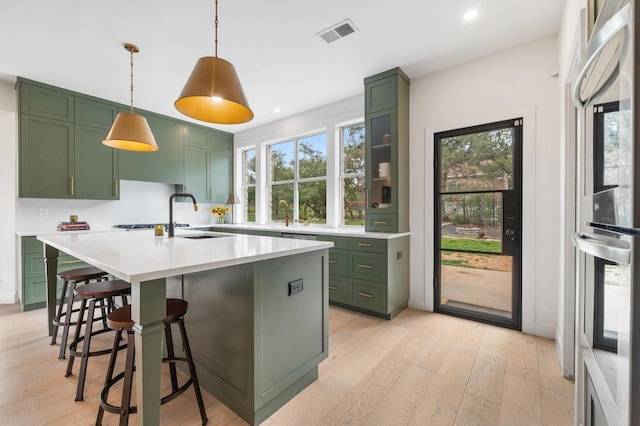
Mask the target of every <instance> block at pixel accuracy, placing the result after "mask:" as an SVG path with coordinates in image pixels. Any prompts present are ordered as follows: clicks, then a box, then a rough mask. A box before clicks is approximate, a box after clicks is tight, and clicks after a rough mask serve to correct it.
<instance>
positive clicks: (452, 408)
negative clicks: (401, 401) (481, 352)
mask: <svg viewBox="0 0 640 426" xmlns="http://www.w3.org/2000/svg"><path fill="white" fill-rule="evenodd" d="M476 355H477V350H476V349H475V348H472V347H466V346H465V345H462V344H460V343H456V344H454V345H453V347H452V348H451V350H450V352H449V356H448V357H447V359H446V360H445V361H444V363H443V364H442V366H441V367H440V369H439V370H438V372H437V373H436V376H435V377H434V378H433V381H432V382H431V385H430V386H429V389H427V392H426V393H425V395H424V397H423V398H422V401H421V402H420V404H419V405H418V408H417V409H416V412H415V413H414V415H413V417H412V419H411V422H410V423H409V424H411V425H434V426H437V425H451V424H453V422H454V421H455V419H456V417H457V415H458V410H459V407H460V404H461V402H462V398H463V396H464V392H465V389H466V387H467V383H468V381H469V377H470V375H471V370H472V369H473V365H474V363H475V358H476Z"/></svg>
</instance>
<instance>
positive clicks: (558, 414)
mask: <svg viewBox="0 0 640 426" xmlns="http://www.w3.org/2000/svg"><path fill="white" fill-rule="evenodd" d="M45 315H46V313H45V310H44V309H40V310H37V311H32V312H26V313H23V312H21V311H20V309H19V307H18V306H17V305H0V360H1V362H0V424H2V425H44V424H50V425H58V424H60V425H61V424H64V425H91V424H94V422H95V414H96V410H97V400H98V399H97V395H98V392H99V390H100V388H101V385H102V381H103V380H104V378H103V374H104V373H103V371H104V369H105V366H106V362H107V359H106V357H96V358H92V359H91V360H90V364H89V372H88V376H87V381H88V383H87V388H86V390H85V400H84V401H82V402H74V395H75V386H76V376H75V373H77V368H78V367H75V369H74V376H71V377H68V378H65V377H64V370H65V368H66V362H65V361H60V360H58V359H57V352H58V347H57V346H50V345H49V339H48V337H47V335H46V327H45V323H46V320H45ZM329 328H330V334H329V348H330V352H329V358H328V359H326V360H325V361H323V362H322V363H321V364H320V377H319V379H318V380H317V381H316V382H314V383H313V384H312V385H310V386H309V387H308V388H306V389H305V390H304V391H302V392H301V393H300V394H299V395H298V396H297V397H296V398H294V399H293V400H291V401H290V402H289V403H288V404H286V405H285V406H284V407H282V408H281V409H280V410H279V411H277V412H276V413H275V414H273V416H271V417H270V418H269V419H267V420H266V421H265V422H264V423H263V425H267V426H275V425H278V426H280V425H296V426H298V425H316V424H318V425H320V424H322V425H347V424H348V425H367V426H368V425H401V424H402V425H405V424H410V425H452V424H455V425H508V426H512V425H571V424H573V383H572V382H571V381H569V380H566V379H564V378H562V376H561V373H560V367H559V365H558V361H557V357H556V353H555V349H554V345H553V342H552V341H551V340H547V339H542V338H538V337H534V336H530V335H524V334H522V333H519V332H515V331H511V330H506V329H502V328H498V327H493V326H488V325H484V324H480V323H475V322H471V321H465V320H461V319H458V318H453V317H447V316H443V315H438V314H432V313H426V312H422V311H417V310H412V309H407V310H405V311H404V312H402V313H401V314H400V315H399V316H398V317H397V318H395V319H394V320H393V321H384V320H379V319H376V318H372V317H370V316H367V315H361V314H357V313H353V312H350V311H346V310H342V309H338V308H334V307H331V309H330V319H329ZM106 335H110V333H106ZM99 344H100V345H104V344H106V345H108V344H109V340H108V338H105V339H104V340H103V341H102V342H101V343H98V342H96V345H99ZM76 365H78V364H76ZM134 395H135V394H134ZM204 399H205V404H206V409H207V414H208V416H209V425H214V426H217V425H244V424H246V423H245V422H244V421H242V420H241V419H240V418H239V417H237V416H236V415H235V414H234V413H233V412H232V411H231V410H229V409H228V408H226V407H225V406H224V405H222V404H221V403H220V402H219V401H217V400H216V399H215V398H213V397H212V396H211V395H209V394H208V393H206V392H204ZM162 422H163V424H166V425H197V424H200V418H199V414H198V409H197V405H196V402H195V398H194V396H193V392H192V391H191V390H189V391H187V392H186V393H185V394H183V395H182V396H181V397H180V398H178V399H176V400H175V401H172V402H171V403H169V404H167V405H165V406H163V407H162ZM104 424H105V425H114V424H117V419H116V417H115V415H110V414H107V415H106V418H105V422H104ZM131 424H137V420H136V416H135V415H132V421H131Z"/></svg>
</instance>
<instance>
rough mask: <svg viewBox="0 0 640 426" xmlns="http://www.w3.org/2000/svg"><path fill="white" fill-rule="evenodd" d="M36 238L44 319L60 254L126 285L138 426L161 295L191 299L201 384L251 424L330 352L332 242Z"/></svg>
mask: <svg viewBox="0 0 640 426" xmlns="http://www.w3.org/2000/svg"><path fill="white" fill-rule="evenodd" d="M38 239H39V240H40V241H42V242H43V243H44V256H45V263H46V274H47V304H48V308H49V318H51V316H52V315H53V309H52V307H55V297H56V291H55V288H56V281H57V280H56V274H57V271H56V268H57V257H58V253H59V252H64V253H67V254H69V255H71V256H74V257H76V258H77V259H80V260H83V261H85V262H87V263H88V264H91V265H93V266H96V267H98V268H100V269H102V270H104V271H106V272H108V273H110V274H112V275H113V276H115V277H117V278H120V279H123V280H125V281H128V282H130V283H131V285H132V294H131V305H132V316H133V320H134V321H135V322H136V326H135V327H134V330H135V341H136V387H137V401H138V416H140V418H139V423H140V424H144V425H158V424H160V377H161V356H162V338H163V333H162V331H163V323H162V319H163V318H164V316H165V303H166V302H165V300H166V298H167V297H176V296H178V297H182V298H184V299H186V300H187V301H188V302H189V312H188V313H187V315H186V316H185V322H186V324H187V331H188V334H189V340H190V344H191V349H192V352H193V356H194V358H195V360H196V365H197V372H198V378H199V380H200V385H201V386H202V387H203V388H204V389H206V390H207V391H208V392H210V393H211V394H212V395H214V396H215V397H216V398H218V399H219V400H220V401H222V402H223V403H224V404H226V405H227V406H228V407H229V408H231V409H232V410H233V411H235V412H236V413H237V414H238V415H239V416H240V417H242V418H243V419H245V420H246V421H247V422H248V423H249V424H258V423H260V422H262V421H263V420H264V419H266V418H267V417H269V416H270V415H271V414H272V413H274V412H275V411H276V410H278V408H280V407H281V406H282V405H284V404H285V403H286V402H287V401H288V400H290V399H291V398H292V397H294V396H295V395H296V394H297V393H298V392H300V391H301V390H302V389H304V388H305V387H306V386H308V385H309V384H310V383H312V382H313V381H314V380H315V379H317V377H318V364H319V363H320V361H322V360H323V359H325V358H326V357H327V355H328V249H329V248H330V247H331V246H332V243H330V242H320V241H307V240H295V239H283V238H271V237H262V236H255V235H231V234H220V233H202V232H199V233H194V232H193V231H186V230H185V231H177V234H176V237H174V238H167V237H155V236H153V234H151V233H150V232H147V231H132V232H104V233H80V234H78V233H74V234H57V235H40V236H38ZM168 282H169V284H167V283H168ZM177 346H178V345H177ZM192 408H193V409H194V410H197V407H196V406H195V405H194V407H192ZM185 409H191V407H185Z"/></svg>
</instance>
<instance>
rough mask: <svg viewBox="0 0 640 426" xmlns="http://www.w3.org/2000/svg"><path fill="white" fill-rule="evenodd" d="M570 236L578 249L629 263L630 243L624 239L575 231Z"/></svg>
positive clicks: (610, 259) (625, 263)
mask: <svg viewBox="0 0 640 426" xmlns="http://www.w3.org/2000/svg"><path fill="white" fill-rule="evenodd" d="M571 237H572V239H573V244H574V245H575V246H576V247H577V248H578V249H579V250H580V251H583V252H585V253H588V254H590V255H593V256H595V257H599V258H601V259H605V260H608V261H611V262H616V263H619V264H623V265H629V264H630V263H631V243H629V242H628V241H626V240H621V239H618V238H612V237H607V236H606V235H599V234H590V233H585V232H576V233H575V234H573V235H572V236H571Z"/></svg>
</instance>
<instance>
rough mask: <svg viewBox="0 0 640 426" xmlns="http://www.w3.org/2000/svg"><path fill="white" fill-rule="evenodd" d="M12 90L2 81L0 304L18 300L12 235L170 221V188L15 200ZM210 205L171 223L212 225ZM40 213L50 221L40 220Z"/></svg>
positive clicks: (129, 185) (182, 207)
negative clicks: (79, 224) (80, 224)
mask: <svg viewBox="0 0 640 426" xmlns="http://www.w3.org/2000/svg"><path fill="white" fill-rule="evenodd" d="M15 108H16V100H15V89H14V85H13V84H10V83H6V82H0V147H2V149H3V151H4V152H5V155H2V156H0V182H1V183H0V199H1V200H2V203H0V223H1V224H2V226H1V227H0V303H14V302H15V301H16V300H17V299H16V297H17V294H18V290H17V286H18V283H17V281H16V280H17V270H16V268H17V261H18V254H17V253H16V250H17V248H16V247H17V246H16V235H15V233H16V232H37V231H52V230H55V229H56V225H57V224H58V222H61V221H68V220H69V215H71V214H76V215H78V218H79V220H86V221H87V222H89V224H90V226H91V229H107V228H111V227H112V226H113V225H115V224H119V223H166V222H168V221H169V196H170V195H171V194H172V193H174V192H175V186H174V185H168V184H161V183H149V182H134V181H125V180H123V181H120V200H117V201H98V200H54V199H45V198H17V194H18V192H17V168H16V165H17V146H18V145H17V141H18V139H17V129H16V125H17V121H16V117H17V115H16V114H15ZM209 207H210V204H201V205H200V209H199V211H198V212H194V211H193V208H192V206H191V204H190V203H176V204H175V205H174V220H176V221H178V222H180V223H189V224H191V225H198V224H209V223H215V222H216V220H215V218H214V217H213V216H212V215H211V214H209ZM40 209H47V210H48V217H46V218H41V217H40Z"/></svg>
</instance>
